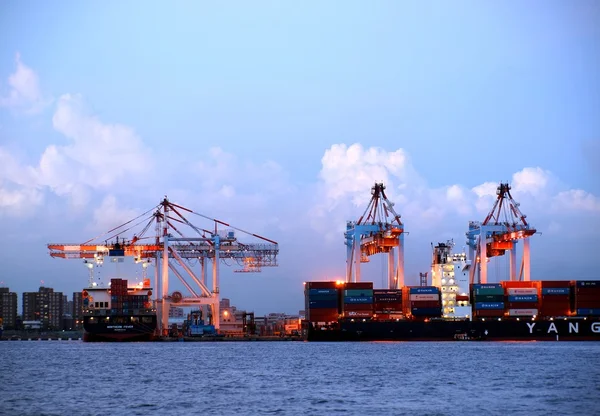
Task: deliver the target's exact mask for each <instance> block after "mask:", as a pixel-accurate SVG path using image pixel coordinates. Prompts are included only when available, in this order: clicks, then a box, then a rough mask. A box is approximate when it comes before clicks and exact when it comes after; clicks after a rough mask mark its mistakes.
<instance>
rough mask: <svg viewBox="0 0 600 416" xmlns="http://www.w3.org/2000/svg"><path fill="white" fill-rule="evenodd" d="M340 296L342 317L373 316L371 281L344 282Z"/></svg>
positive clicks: (369, 317) (363, 317)
mask: <svg viewBox="0 0 600 416" xmlns="http://www.w3.org/2000/svg"><path fill="white" fill-rule="evenodd" d="M342 296H343V298H342V316H343V317H344V318H361V319H371V318H372V317H373V282H356V283H350V282H348V283H344V287H343V294H342Z"/></svg>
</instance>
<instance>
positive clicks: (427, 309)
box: [402, 286, 442, 319]
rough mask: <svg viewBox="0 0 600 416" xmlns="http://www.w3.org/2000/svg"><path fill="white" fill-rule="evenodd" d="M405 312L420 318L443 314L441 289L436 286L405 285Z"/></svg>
mask: <svg viewBox="0 0 600 416" xmlns="http://www.w3.org/2000/svg"><path fill="white" fill-rule="evenodd" d="M402 294H403V300H402V304H403V306H404V314H405V315H407V316H413V317H415V318H417V319H420V318H435V317H440V316H442V302H441V298H440V289H439V288H438V287H435V286H416V287H405V288H404V289H403V290H402Z"/></svg>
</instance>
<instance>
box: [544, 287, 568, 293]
mask: <svg viewBox="0 0 600 416" xmlns="http://www.w3.org/2000/svg"><path fill="white" fill-rule="evenodd" d="M570 293H571V289H570V288H568V287H544V288H542V295H569V294H570Z"/></svg>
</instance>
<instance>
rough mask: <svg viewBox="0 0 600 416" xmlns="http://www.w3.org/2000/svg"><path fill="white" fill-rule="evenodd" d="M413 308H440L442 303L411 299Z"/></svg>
mask: <svg viewBox="0 0 600 416" xmlns="http://www.w3.org/2000/svg"><path fill="white" fill-rule="evenodd" d="M409 306H410V307H411V308H438V307H440V306H441V303H440V302H439V301H431V300H429V301H423V300H416V301H411V302H410V305H409Z"/></svg>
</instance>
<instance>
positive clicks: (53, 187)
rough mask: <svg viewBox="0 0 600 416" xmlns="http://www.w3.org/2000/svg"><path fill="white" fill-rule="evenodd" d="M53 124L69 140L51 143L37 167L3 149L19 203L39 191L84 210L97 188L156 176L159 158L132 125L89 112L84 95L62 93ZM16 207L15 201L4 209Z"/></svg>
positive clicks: (0, 166) (0, 163) (2, 166)
mask: <svg viewBox="0 0 600 416" xmlns="http://www.w3.org/2000/svg"><path fill="white" fill-rule="evenodd" d="M52 122H53V127H54V129H55V130H56V131H58V132H59V133H62V134H63V135H64V136H65V137H66V138H67V139H69V142H70V143H69V144H66V145H56V144H51V145H48V146H47V147H46V149H45V150H44V152H43V153H42V155H41V156H40V160H39V163H38V164H37V166H27V165H23V164H20V163H19V162H18V161H16V160H15V158H14V157H13V156H12V155H11V154H10V153H8V151H7V150H5V149H2V148H0V175H1V176H0V179H3V180H4V182H5V183H7V184H11V183H12V186H13V187H14V188H15V191H14V192H17V193H19V194H20V195H22V198H21V199H18V200H19V201H23V203H26V202H25V201H26V197H27V196H29V197H32V198H34V201H39V198H38V194H39V193H40V192H41V191H43V190H48V191H50V192H52V193H54V194H56V195H57V196H60V197H66V198H67V199H68V201H69V203H70V205H71V207H73V208H75V209H81V208H83V207H85V206H86V205H87V203H88V202H89V200H90V197H91V192H92V191H111V192H112V187H113V186H115V185H119V184H121V183H123V184H126V186H127V187H129V186H135V185H140V186H141V185H142V184H144V183H145V182H146V181H147V180H149V179H150V178H151V175H152V172H153V165H154V162H153V160H152V157H151V154H150V152H149V150H148V149H146V148H145V146H144V144H143V142H142V141H141V139H140V138H139V137H138V136H137V135H136V134H135V132H134V131H133V129H131V128H130V127H127V126H124V125H121V124H106V123H103V122H101V121H100V120H99V119H98V118H96V117H94V116H91V115H88V114H87V113H86V112H85V111H84V105H83V100H82V98H81V96H78V95H70V94H65V95H63V96H62V97H60V99H59V100H58V102H57V105H56V111H55V113H54V116H53V118H52ZM5 186H7V185H5ZM118 188H122V186H120V185H119V186H118ZM34 191H35V192H34ZM5 192H6V191H5ZM13 209H14V204H11V206H10V207H9V206H8V205H6V206H5V207H4V208H3V211H12V210H13ZM15 214H16V212H15Z"/></svg>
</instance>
